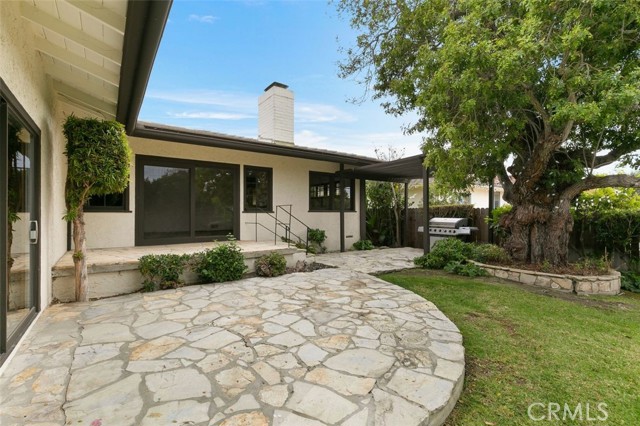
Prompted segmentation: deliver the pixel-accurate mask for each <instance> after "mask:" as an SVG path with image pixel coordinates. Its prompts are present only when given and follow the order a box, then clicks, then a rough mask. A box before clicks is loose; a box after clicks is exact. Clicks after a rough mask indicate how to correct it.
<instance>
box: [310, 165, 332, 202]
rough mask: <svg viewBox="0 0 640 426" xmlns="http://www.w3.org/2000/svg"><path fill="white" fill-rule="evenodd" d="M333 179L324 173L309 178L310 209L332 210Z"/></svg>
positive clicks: (311, 175)
mask: <svg viewBox="0 0 640 426" xmlns="http://www.w3.org/2000/svg"><path fill="white" fill-rule="evenodd" d="M332 180H333V177H332V176H331V175H329V174H324V173H311V174H310V176H309V209H310V210H330V209H331V206H332V204H331V184H332Z"/></svg>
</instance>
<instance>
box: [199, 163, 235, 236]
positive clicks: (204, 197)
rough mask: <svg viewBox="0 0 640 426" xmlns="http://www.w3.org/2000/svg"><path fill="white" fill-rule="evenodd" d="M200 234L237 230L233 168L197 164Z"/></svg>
mask: <svg viewBox="0 0 640 426" xmlns="http://www.w3.org/2000/svg"><path fill="white" fill-rule="evenodd" d="M195 191H196V236H221V237H224V236H226V235H228V234H233V172H232V171H231V170H229V169H222V168H209V167H196V188H195Z"/></svg>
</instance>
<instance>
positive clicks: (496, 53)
mask: <svg viewBox="0 0 640 426" xmlns="http://www.w3.org/2000/svg"><path fill="white" fill-rule="evenodd" d="M339 9H340V10H341V11H342V12H343V13H344V14H347V15H348V16H349V17H350V19H351V24H352V26H353V27H354V28H355V29H356V30H358V31H359V33H360V35H359V36H358V38H357V41H356V45H355V46H354V47H353V48H351V49H347V50H346V59H345V60H344V61H343V62H342V63H341V65H340V70H341V76H342V77H349V76H359V77H360V78H361V79H362V80H361V81H362V82H363V83H365V84H366V85H367V87H368V88H370V89H371V90H372V91H373V96H374V98H378V99H381V100H383V101H384V103H383V106H384V108H385V109H386V111H387V112H389V113H391V114H395V115H401V114H404V113H406V112H408V111H415V112H417V114H418V120H417V121H416V122H415V123H413V125H412V126H411V127H410V128H409V131H412V132H421V133H424V134H425V138H424V145H423V149H424V152H425V155H426V160H425V161H426V163H427V164H428V165H430V166H435V167H436V172H435V177H436V180H437V181H438V182H439V183H441V184H443V185H445V186H448V187H449V188H451V189H464V188H467V187H469V186H470V185H472V184H473V183H474V182H477V181H482V182H488V181H490V180H491V179H492V178H493V177H494V176H498V177H500V179H501V181H502V185H503V187H504V190H505V193H504V198H505V200H507V201H508V202H509V203H511V204H513V205H514V207H515V208H514V215H516V216H517V215H518V214H520V216H519V217H517V218H515V216H514V218H515V222H518V223H519V224H521V225H524V224H525V222H526V224H527V226H529V225H531V224H533V223H537V224H540V225H542V226H546V225H545V224H548V223H549V222H550V219H549V218H550V216H549V215H550V214H551V213H550V212H551V211H553V209H554V208H561V209H562V211H563V212H565V214H564V217H565V219H566V221H567V223H566V226H564V231H567V232H568V231H570V230H571V226H572V223H571V219H570V215H568V210H569V205H570V203H571V201H572V200H574V199H575V198H576V197H577V196H578V195H579V194H580V193H581V192H582V191H584V190H587V189H592V188H599V187H607V186H621V187H640V178H638V177H636V176H631V175H621V174H617V175H610V176H597V175H596V172H594V171H597V169H598V168H600V167H603V166H606V165H610V164H612V163H614V162H616V161H620V162H621V163H622V164H625V165H628V166H631V167H639V166H640V157H639V155H638V150H639V149H640V56H639V55H640V25H639V23H640V22H639V19H640V2H637V1H607V0H521V1H508V0H459V1H454V0H422V1H418V0H342V1H341V2H340V3H339ZM524 205H526V206H528V211H527V214H526V215H524V213H523V212H524V209H520V213H518V206H524ZM525 216H526V217H525ZM507 220H508V219H507ZM515 222H514V223H515ZM523 232H524V231H523ZM527 232H529V233H531V232H532V231H531V229H530V228H529V230H528V231H527ZM520 237H521V238H530V236H529V237H525V236H524V234H522V235H521V236H520ZM523 244H524V243H523ZM562 244H564V243H562ZM525 252H527V250H525ZM551 252H553V250H552V251H551ZM528 253H529V252H527V253H525V254H524V255H523V257H527V256H528ZM542 255H544V253H542ZM530 260H531V259H530Z"/></svg>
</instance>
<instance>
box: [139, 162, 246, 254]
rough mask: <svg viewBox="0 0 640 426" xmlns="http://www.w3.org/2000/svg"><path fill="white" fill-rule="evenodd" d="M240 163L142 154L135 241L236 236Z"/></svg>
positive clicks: (177, 240) (174, 240)
mask: <svg viewBox="0 0 640 426" xmlns="http://www.w3.org/2000/svg"><path fill="white" fill-rule="evenodd" d="M238 171H239V168H238V166H235V165H230V164H218V163H208V162H201V161H187V160H176V159H170V158H160V157H148V156H137V159H136V245H149V244H171V243H184V242H199V241H213V240H215V239H218V240H222V239H225V238H226V237H227V236H228V235H233V236H235V237H236V238H237V236H238V230H239V222H238V221H239V186H238V185H239V179H238Z"/></svg>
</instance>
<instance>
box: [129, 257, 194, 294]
mask: <svg viewBox="0 0 640 426" xmlns="http://www.w3.org/2000/svg"><path fill="white" fill-rule="evenodd" d="M188 259H189V255H178V254H148V255H146V256H142V257H141V258H140V259H139V263H138V269H139V270H140V273H141V274H142V277H143V278H144V281H143V282H142V285H143V288H144V290H145V291H155V290H164V289H167V288H178V287H180V286H182V285H183V284H184V283H183V281H182V280H181V279H180V275H181V274H182V272H183V271H184V267H185V265H186V263H187V260H188Z"/></svg>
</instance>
